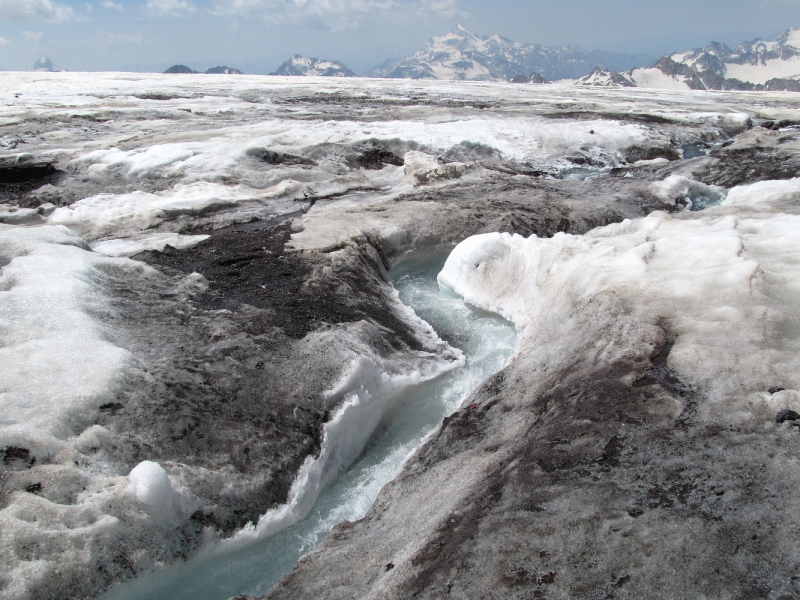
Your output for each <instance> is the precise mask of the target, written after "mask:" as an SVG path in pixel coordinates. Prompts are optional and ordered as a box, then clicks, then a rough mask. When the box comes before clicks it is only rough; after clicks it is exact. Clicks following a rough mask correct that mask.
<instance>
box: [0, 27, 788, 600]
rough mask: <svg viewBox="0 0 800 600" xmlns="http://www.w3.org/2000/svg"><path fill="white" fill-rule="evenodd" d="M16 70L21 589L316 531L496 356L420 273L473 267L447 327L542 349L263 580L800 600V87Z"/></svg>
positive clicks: (475, 393) (7, 116)
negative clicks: (433, 309) (415, 401)
mask: <svg viewBox="0 0 800 600" xmlns="http://www.w3.org/2000/svg"><path fill="white" fill-rule="evenodd" d="M786 43H789V42H788V41H787V42H786ZM0 79H1V80H2V82H3V85H2V86H1V87H2V91H0V97H2V99H3V103H2V105H1V106H0V175H2V177H0V269H2V271H0V353H2V354H3V357H4V358H3V360H2V361H0V373H2V376H1V377H0V406H2V407H3V411H2V415H3V416H2V421H0V451H1V452H2V460H0V498H1V500H0V522H2V527H0V538H2V544H0V556H2V561H0V564H2V567H0V595H2V596H3V597H9V598H34V597H35V598H63V597H74V598H93V597H98V596H99V595H100V594H102V593H104V592H107V591H109V590H110V593H112V594H113V593H115V590H116V589H119V590H120V593H122V590H123V588H124V587H125V585H136V582H144V581H145V580H146V579H147V578H148V577H159V576H162V575H165V574H167V573H169V572H170V569H172V568H175V566H176V565H181V564H185V565H187V566H188V567H187V568H191V565H195V564H197V565H200V564H204V563H202V562H201V561H204V560H209V557H222V558H221V559H220V560H222V561H224V560H228V559H227V558H225V557H229V556H234V555H238V553H241V552H248V551H249V550H248V548H255V547H260V546H258V545H259V544H262V543H265V540H266V541H269V538H271V537H272V536H275V535H276V534H278V533H279V532H280V531H282V530H285V531H290V529H284V528H291V527H294V526H296V525H297V526H299V524H300V523H304V522H305V521H303V519H304V517H306V515H309V514H312V515H313V514H315V513H314V512H313V511H314V510H315V509H314V506H315V502H316V501H318V499H319V498H329V497H330V495H329V492H328V490H335V489H338V488H337V485H339V484H338V483H337V482H338V481H345V480H348V477H355V475H353V474H351V473H352V472H351V471H349V470H348V469H350V465H355V466H354V467H353V468H354V469H357V468H359V467H358V465H359V464H361V462H360V461H362V460H364V459H365V457H369V456H370V455H369V452H370V450H371V449H372V447H373V446H374V444H373V443H372V442H371V440H375V439H377V438H375V437H373V436H374V435H378V434H380V432H381V428H382V427H383V426H384V425H385V424H386V423H387V421H386V419H390V418H392V415H394V414H397V413H396V411H397V410H399V409H398V407H399V406H400V405H402V404H403V403H404V402H405V399H407V398H409V397H411V396H412V395H413V394H415V393H416V391H417V390H421V389H423V388H424V389H427V388H428V387H435V386H436V385H438V383H437V382H441V381H446V380H447V381H449V379H448V378H449V377H451V376H455V375H454V374H455V373H461V372H464V369H465V368H467V369H468V368H469V364H470V360H472V356H473V355H471V354H467V355H465V354H464V351H463V350H462V349H461V348H462V346H464V344H465V339H466V338H464V334H463V332H460V331H459V327H458V325H457V323H456V324H452V323H451V324H450V325H449V326H448V327H447V328H442V327H438V328H437V326H435V325H433V326H432V325H431V322H428V320H427V319H428V317H426V316H425V315H424V314H422V313H420V314H418V312H416V311H415V310H413V309H412V308H411V307H410V304H411V302H412V301H411V300H410V299H409V298H407V297H405V299H404V297H403V296H402V295H401V294H398V291H397V289H395V287H393V284H392V272H393V270H394V269H397V268H401V267H402V265H403V261H404V260H405V259H406V257H408V256H415V255H419V253H425V252H442V251H445V252H449V251H450V250H451V249H452V253H450V255H449V258H448V259H447V262H446V263H445V266H444V268H443V270H442V271H441V273H439V282H440V287H441V288H442V290H445V292H443V293H451V292H452V293H455V294H457V295H458V296H459V297H462V298H463V301H464V302H466V303H467V305H469V306H471V307H472V309H471V311H467V309H466V307H464V308H463V310H462V309H461V308H459V309H458V310H455V309H452V310H451V311H450V312H452V314H450V315H448V316H449V317H452V318H453V319H465V320H468V319H470V318H473V317H470V316H469V315H473V316H474V315H478V317H480V316H481V315H486V314H487V313H486V312H482V311H489V312H491V313H496V314H499V315H501V316H503V317H504V318H506V319H508V320H509V321H511V322H512V323H513V324H514V325H515V327H516V329H517V333H518V336H519V337H518V341H517V343H516V346H515V347H514V349H513V350H509V351H510V352H511V353H512V357H511V359H510V361H509V362H508V363H507V364H506V363H503V362H502V361H500V362H498V363H493V365H494V366H493V367H492V368H491V369H489V370H488V371H485V372H481V374H480V376H477V375H475V376H474V377H472V379H469V382H470V383H469V388H468V389H460V388H459V394H458V395H457V396H454V397H453V398H451V402H450V404H449V405H448V407H447V409H446V410H445V411H444V412H442V413H441V414H439V415H438V416H437V417H436V418H435V419H434V422H433V423H432V424H431V425H430V427H429V428H428V429H427V430H426V431H425V432H424V433H422V434H420V433H414V436H415V437H414V438H412V441H413V443H410V444H407V445H403V446H402V447H403V448H405V450H403V452H402V453H400V451H398V453H399V454H398V456H397V457H396V458H398V461H399V462H398V463H397V465H398V468H399V471H397V472H396V473H397V476H396V477H394V478H393V479H392V476H393V475H394V474H395V469H394V468H392V469H389V468H388V467H387V468H386V469H385V471H386V472H385V473H384V475H382V477H384V479H383V480H381V481H382V483H381V485H382V484H383V483H385V482H388V483H386V485H385V486H384V487H383V488H382V489H381V490H380V491H378V488H380V487H381V486H377V487H375V489H374V494H373V495H372V496H370V498H373V497H375V495H377V497H376V499H375V502H374V503H371V500H370V502H367V503H366V504H371V505H370V506H367V505H366V504H365V505H364V506H361V505H359V506H360V508H359V509H358V510H357V511H356V512H347V511H346V510H344V509H342V511H343V512H338V511H339V509H336V510H335V511H334V512H333V513H332V514H337V515H351V516H352V519H353V520H344V521H343V522H342V523H340V524H338V525H337V524H336V519H334V518H331V519H327V520H325V528H323V529H321V530H319V532H318V533H315V534H314V535H315V536H317V537H315V542H314V544H311V545H310V546H304V549H305V550H309V553H308V554H306V555H305V556H304V557H303V558H301V559H300V561H299V562H298V563H297V566H296V567H294V569H293V570H291V572H289V573H287V574H286V576H285V577H283V579H281V580H280V581H278V582H277V584H276V586H275V587H274V588H272V589H271V590H268V589H261V588H258V587H257V586H256V587H253V588H252V590H251V591H253V593H266V594H267V597H274V598H278V597H292V598H298V597H311V596H323V597H354V596H355V597H397V598H400V597H408V596H409V595H413V594H417V595H419V596H420V597H438V596H440V595H441V593H442V590H445V589H447V590H450V593H451V594H455V595H460V596H462V597H475V596H477V595H480V594H489V596H490V597H512V596H513V595H514V594H528V595H534V594H547V595H549V596H552V597H575V596H579V595H593V594H594V595H596V594H601V593H602V594H604V595H605V594H609V593H612V592H613V593H615V594H616V593H621V590H622V591H625V593H629V594H630V595H647V593H648V591H652V590H653V589H661V590H664V593H665V595H672V596H674V597H686V596H698V595H703V594H705V595H706V596H707V597H723V596H726V595H728V596H737V595H738V596H741V595H747V594H751V595H758V594H761V593H762V592H764V593H765V594H766V591H765V590H768V589H771V590H776V594H778V595H780V594H783V597H791V595H792V594H793V593H794V592H795V591H796V590H795V589H794V586H795V581H796V580H795V579H793V577H794V573H795V567H796V551H795V549H794V548H795V545H794V544H793V541H792V540H793V538H792V535H793V534H792V531H793V529H792V528H793V527H794V522H795V520H796V517H795V516H794V515H795V514H796V511H794V510H793V502H794V501H793V499H792V498H793V497H794V496H793V490H794V488H795V487H796V482H797V476H798V473H797V458H796V456H797V451H798V449H799V448H798V446H797V444H798V442H799V441H800V440H798V437H797V432H796V431H795V430H794V428H793V425H792V421H791V420H784V421H783V422H781V423H778V422H776V415H777V414H778V413H780V412H781V411H795V412H800V404H798V403H799V402H800V400H799V399H800V395H798V392H797V390H798V382H797V375H796V373H797V372H798V369H797V367H798V365H797V364H796V363H797V360H796V355H797V340H798V332H799V331H800V329H798V322H799V321H800V314H798V313H797V307H796V305H797V303H796V295H797V291H798V290H797V287H798V282H797V280H796V277H795V276H794V272H795V271H796V266H797V263H798V260H800V254H798V248H797V243H796V239H797V233H798V231H797V228H798V227H799V226H800V225H799V224H798V223H797V218H798V214H797V213H798V209H797V201H798V198H800V184H799V183H798V179H797V175H798V173H800V129H798V126H800V117H798V114H797V108H796V103H795V101H794V99H793V94H792V93H791V92H755V91H735V90H730V91H709V90H697V91H696V90H687V89H662V90H658V89H644V88H641V87H636V88H625V89H615V88H613V87H602V86H590V87H580V86H573V85H571V84H558V83H556V84H548V85H537V86H527V85H518V84H512V83H502V82H484V81H476V82H465V81H460V82H459V81H436V80H425V81H410V80H403V79H363V78H356V77H343V78H330V77H314V76H309V77H280V76H264V77H262V76H254V75H237V76H236V77H235V78H216V77H213V78H209V77H208V76H205V75H202V74H197V75H193V74H187V75H182V76H181V77H180V78H176V77H171V76H169V75H163V74H154V75H143V74H131V73H94V74H90V73H50V72H35V73H13V72H4V73H0ZM395 272H396V271H395ZM397 285H398V287H399V284H397ZM446 290H450V292H447V291H446ZM448 298H449V300H448V302H456V304H458V303H461V304H458V306H462V305H463V302H461V300H457V301H455V300H453V298H455V297H454V296H453V297H448ZM434 304H436V301H434ZM443 305H444V303H443ZM446 306H454V305H453V304H447V305H446ZM430 318H431V319H433V317H430ZM487 318H489V317H487ZM486 344H488V345H491V340H489V341H487V342H486ZM464 347H466V346H464ZM480 350H481V344H478V345H477V349H476V348H472V349H471V350H470V351H469V352H472V353H475V352H479V351H480ZM465 364H466V365H467V367H465V366H464V365H465ZM496 369H499V370H498V371H497V372H496V373H495V372H494V371H495V370H496ZM492 373H493V374H492ZM463 398H465V399H464V400H463V403H462V399H463ZM440 419H441V420H440ZM376 432H377V433H376ZM407 441H408V440H407ZM365 449H366V450H365ZM371 493H372V492H371ZM326 494H327V495H326ZM344 496H347V494H345V495H344ZM347 497H349V498H351V499H352V497H353V496H352V495H351V496H347ZM342 518H343V519H350V517H348V516H343V517H342ZM329 527H333V529H332V531H331V533H330V535H327V528H329ZM292 531H294V530H292ZM314 531H317V530H316V529H315V530H314ZM753 536H755V537H753ZM317 541H321V544H320V545H319V546H318V547H316V549H312V548H313V546H315V545H316V542H317ZM305 550H304V551H305ZM732 557H733V558H732ZM215 560H216V559H215ZM196 561H197V562H196ZM345 565H347V566H345ZM389 565H391V566H389ZM354 566H355V568H353V567H354ZM286 568H287V569H292V564H288V565H287V566H286ZM201 570H202V569H201ZM676 572H677V573H680V575H678V576H675V575H674V573H676ZM467 574H469V575H467ZM279 575H280V574H279ZM125 582H128V583H127V584H125ZM130 582H133V584H131V583H130ZM120 584H125V585H120ZM242 589H244V588H242ZM248 589H249V588H248ZM487 590H489V591H487ZM776 597H778V596H776Z"/></svg>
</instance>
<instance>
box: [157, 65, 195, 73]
mask: <svg viewBox="0 0 800 600" xmlns="http://www.w3.org/2000/svg"><path fill="white" fill-rule="evenodd" d="M164 73H169V74H173V75H174V74H185V75H192V74H194V73H197V71H195V70H194V69H190V68H189V67H187V66H186V65H172V66H171V67H169V68H168V69H167V70H166V71H164Z"/></svg>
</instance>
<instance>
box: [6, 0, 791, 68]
mask: <svg viewBox="0 0 800 600" xmlns="http://www.w3.org/2000/svg"><path fill="white" fill-rule="evenodd" d="M458 23H461V24H462V25H463V26H464V27H466V28H467V29H469V30H470V31H473V32H475V33H479V34H489V35H493V34H500V35H503V36H505V37H507V38H510V39H513V40H517V41H522V42H538V43H542V44H546V45H558V44H564V43H573V44H577V45H578V46H581V47H582V48H585V49H592V48H598V49H604V50H614V51H621V52H632V53H646V54H650V55H652V56H653V57H657V56H659V55H661V54H664V53H667V52H672V51H678V50H683V49H687V48H690V47H694V46H702V45H705V44H706V43H707V42H709V41H711V40H719V41H723V42H726V43H728V44H729V45H736V44H738V43H739V42H741V41H744V40H749V39H753V38H756V37H764V38H768V39H772V38H774V37H775V36H776V35H778V34H779V33H780V32H782V31H784V30H785V29H788V28H790V27H800V0H725V1H723V0H694V1H690V0H661V1H660V2H643V1H632V0H557V1H547V2H545V1H538V0H528V1H525V0H496V1H494V2H481V1H478V0H89V1H84V2H78V1H73V0H0V69H3V70H26V69H30V68H31V66H32V64H33V62H34V61H35V60H36V59H37V58H38V57H39V56H40V55H43V54H44V55H47V56H49V57H50V58H51V59H52V60H53V62H55V63H56V64H57V65H59V66H61V67H62V68H65V69H69V70H71V71H79V70H92V71H93V70H146V71H162V70H163V69H164V68H166V67H168V66H170V65H172V64H175V63H184V64H187V65H189V66H190V67H192V68H194V69H197V70H205V69H206V68H208V67H212V66H216V65H223V64H224V65H228V66H234V67H239V68H240V69H242V70H244V71H246V72H249V73H267V72H270V71H272V70H274V69H275V68H277V67H278V65H279V64H280V63H281V62H283V61H284V60H285V59H286V58H288V57H289V56H290V55H291V54H294V53H299V54H304V55H306V56H314V57H317V58H328V59H338V60H342V61H343V62H345V63H346V64H347V65H348V66H350V67H351V68H352V69H353V70H354V71H356V72H363V71H365V70H366V69H368V68H369V67H371V66H374V65H376V64H379V63H381V62H383V61H384V60H386V59H387V58H391V57H402V56H404V55H406V54H409V53H411V52H413V51H415V50H418V49H420V48H422V47H423V46H424V45H425V43H426V42H427V40H428V39H429V38H430V37H432V36H434V35H442V34H444V33H446V32H448V31H449V30H451V29H452V28H453V27H454V26H455V25H456V24H458Z"/></svg>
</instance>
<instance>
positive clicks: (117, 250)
mask: <svg viewBox="0 0 800 600" xmlns="http://www.w3.org/2000/svg"><path fill="white" fill-rule="evenodd" d="M209 237H210V236H208V235H181V234H179V233H152V234H149V235H147V234H145V235H142V236H139V237H130V238H122V239H111V240H102V241H99V242H95V243H93V244H92V250H94V251H95V252H99V253H100V254H105V255H106V256H133V255H134V254H138V253H139V252H144V251H145V250H157V251H158V252H163V251H164V249H165V248H166V247H167V246H172V247H173V248H178V249H184V248H191V247H192V246H194V245H196V244H199V243H200V242H202V241H204V240H207V239H208V238H209Z"/></svg>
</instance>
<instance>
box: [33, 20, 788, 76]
mask: <svg viewBox="0 0 800 600" xmlns="http://www.w3.org/2000/svg"><path fill="white" fill-rule="evenodd" d="M647 65H650V66H647ZM33 70H34V71H60V69H59V68H58V67H57V66H55V65H54V64H53V63H52V61H51V60H50V59H49V58H47V57H46V56H42V57H41V58H40V59H39V60H38V61H36V63H35V65H34V67H33ZM196 72H197V71H194V70H193V69H191V68H189V67H187V66H185V65H173V66H172V67H170V68H169V69H167V70H166V71H165V73H196ZM206 73H222V74H241V73H242V72H241V71H239V70H238V69H234V68H230V67H224V66H222V67H214V68H211V69H208V70H207V71H206ZM270 75H285V76H286V75H288V76H320V77H356V74H355V73H354V72H353V71H352V70H350V69H349V68H347V66H345V65H344V64H342V63H341V62H340V61H331V60H320V59H316V58H307V57H304V56H301V55H299V54H295V55H294V56H292V57H291V58H289V60H287V61H286V62H284V63H283V64H282V65H281V66H280V67H279V68H278V69H277V70H276V71H275V72H273V73H270ZM363 76H364V77H381V78H401V79H442V80H474V81H511V82H513V83H521V84H527V83H535V84H542V83H547V82H549V81H562V82H564V83H567V81H565V80H573V82H574V84H575V85H579V86H600V87H643V88H662V89H676V90H688V89H691V90H745V91H748V90H755V91H760V90H766V91H777V90H788V91H800V29H788V30H786V31H785V32H784V33H783V34H781V35H780V36H778V38H777V39H776V40H774V41H765V40H763V39H761V38H758V39H755V40H752V41H749V42H743V43H742V44H740V45H739V46H737V47H736V48H735V49H731V48H729V47H728V46H727V45H725V44H724V43H721V42H711V43H710V44H708V45H707V46H705V47H704V48H694V49H692V50H686V51H683V52H678V53H674V54H666V55H664V56H662V57H661V58H659V59H658V60H656V61H655V62H653V59H652V58H651V57H648V56H646V55H642V54H621V53H612V52H604V51H600V50H591V51H584V50H581V49H580V48H578V47H577V46H574V45H571V44H567V45H564V46H543V45H541V44H526V43H521V42H514V41H512V40H508V39H506V38H504V37H501V36H499V35H494V36H480V35H475V34H473V33H471V32H469V31H467V30H466V29H464V28H463V27H462V26H460V25H458V26H457V27H456V28H455V29H453V31H451V32H450V33H448V34H447V35H444V36H441V37H434V38H432V39H431V40H430V41H429V42H428V44H427V46H426V47H425V48H424V49H422V50H420V51H419V52H415V53H414V54H411V55H410V56H408V57H406V58H404V59H389V60H387V61H385V62H384V63H382V64H381V65H378V66H376V67H373V68H372V69H370V70H369V71H367V72H366V73H364V75H363Z"/></svg>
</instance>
